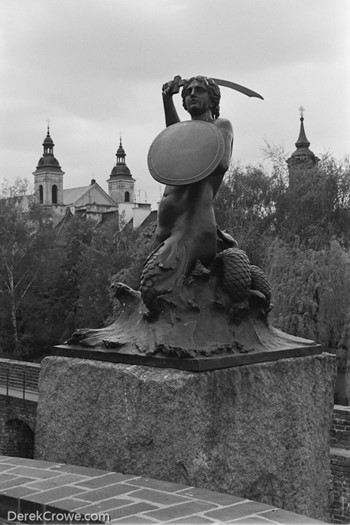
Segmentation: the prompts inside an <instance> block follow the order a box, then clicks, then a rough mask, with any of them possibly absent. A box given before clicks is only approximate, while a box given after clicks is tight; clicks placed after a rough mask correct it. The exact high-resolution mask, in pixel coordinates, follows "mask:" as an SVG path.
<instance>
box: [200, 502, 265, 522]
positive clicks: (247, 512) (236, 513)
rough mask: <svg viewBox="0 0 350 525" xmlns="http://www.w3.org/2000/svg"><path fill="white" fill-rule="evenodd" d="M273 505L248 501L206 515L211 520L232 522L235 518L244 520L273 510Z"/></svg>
mask: <svg viewBox="0 0 350 525" xmlns="http://www.w3.org/2000/svg"><path fill="white" fill-rule="evenodd" d="M272 509H273V507H272V506H271V505H265V504H264V503H256V502H255V501H248V502H245V503H237V504H236V505H230V506H229V507H223V508H221V509H217V510H214V511H211V512H207V513H206V514H205V515H206V516H207V517H209V518H213V519H215V520H220V521H224V522H226V521H232V520H233V519H235V518H237V519H238V518H244V517H248V516H251V515H252V514H257V513H258V512H262V511H264V510H266V511H268V510H272Z"/></svg>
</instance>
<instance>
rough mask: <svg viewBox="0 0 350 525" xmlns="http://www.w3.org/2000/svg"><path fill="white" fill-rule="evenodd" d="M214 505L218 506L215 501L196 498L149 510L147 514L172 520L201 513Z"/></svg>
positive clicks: (158, 518) (160, 519)
mask: <svg viewBox="0 0 350 525" xmlns="http://www.w3.org/2000/svg"><path fill="white" fill-rule="evenodd" d="M214 507H216V505H214V504H213V503H207V502H205V501H196V500H194V501H190V502H188V503H180V504H178V505H173V506H171V507H165V508H162V509H159V510H154V511H152V512H148V513H147V514H146V516H147V517H151V518H156V519H157V520H159V521H170V520H174V519H176V518H184V517H186V516H192V515H193V514H199V513H200V512H205V511H208V510H210V509H213V508H214ZM216 508H217V507H216ZM209 517H210V516H209Z"/></svg>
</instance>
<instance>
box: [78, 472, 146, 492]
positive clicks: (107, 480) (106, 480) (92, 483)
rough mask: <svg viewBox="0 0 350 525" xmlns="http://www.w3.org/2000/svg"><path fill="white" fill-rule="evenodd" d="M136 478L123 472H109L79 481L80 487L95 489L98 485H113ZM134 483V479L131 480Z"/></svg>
mask: <svg viewBox="0 0 350 525" xmlns="http://www.w3.org/2000/svg"><path fill="white" fill-rule="evenodd" d="M134 479H138V478H137V477H135V476H127V475H125V474H119V473H117V472H111V473H109V474H107V475H105V476H101V477H99V478H98V477H96V478H92V479H89V480H86V481H82V482H81V483H79V486H81V487H87V488H89V489H97V488H100V487H106V486H107V485H113V484H115V483H122V482H123V481H128V482H129V480H134ZM133 484H134V481H133Z"/></svg>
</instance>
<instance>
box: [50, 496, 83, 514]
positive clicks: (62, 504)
mask: <svg viewBox="0 0 350 525" xmlns="http://www.w3.org/2000/svg"><path fill="white" fill-rule="evenodd" d="M54 505H55V507H56V508H58V509H61V510H63V511H70V510H75V509H78V508H81V507H82V506H84V505H86V501H83V500H81V499H79V498H78V497H76V498H73V497H72V498H64V499H59V500H56V501H55V503H54ZM50 506H51V505H50Z"/></svg>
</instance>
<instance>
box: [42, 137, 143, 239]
mask: <svg viewBox="0 0 350 525" xmlns="http://www.w3.org/2000/svg"><path fill="white" fill-rule="evenodd" d="M54 146H55V145H54V142H53V140H52V138H51V136H50V128H49V127H48V128H47V134H46V137H45V139H44V142H43V154H42V157H41V158H40V159H39V162H38V165H37V167H36V170H35V171H34V172H33V175H34V198H35V201H36V202H37V203H38V204H40V205H42V206H43V207H45V209H46V210H47V211H48V212H49V214H50V215H51V217H52V220H53V223H54V225H57V224H59V223H60V221H61V220H62V219H63V218H64V217H65V216H66V214H67V213H68V214H72V215H75V214H76V213H79V214H80V215H84V216H86V217H91V218H93V219H95V220H96V221H97V222H99V221H101V220H102V219H103V218H104V216H105V215H106V214H117V215H118V219H119V225H120V228H121V229H122V228H123V227H124V226H125V225H126V224H129V223H130V222H132V226H133V228H138V227H139V226H140V225H141V224H142V222H143V221H144V220H145V219H146V218H147V217H148V216H149V215H150V213H151V211H152V210H151V204H149V203H140V202H135V179H134V178H133V177H132V175H131V173H130V170H129V168H128V166H127V165H126V163H125V157H126V154H125V151H124V148H123V145H122V140H121V139H120V144H119V148H118V150H117V153H116V157H117V160H116V164H115V166H114V167H113V169H112V171H111V174H110V176H109V179H108V181H107V183H108V193H106V192H105V190H104V189H103V188H102V187H101V186H100V185H99V184H98V183H97V182H96V180H95V179H92V180H91V182H90V184H89V185H88V186H81V187H78V188H67V189H65V188H64V185H63V176H64V171H62V168H61V166H60V164H59V162H58V160H57V159H56V157H55V155H54Z"/></svg>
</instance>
